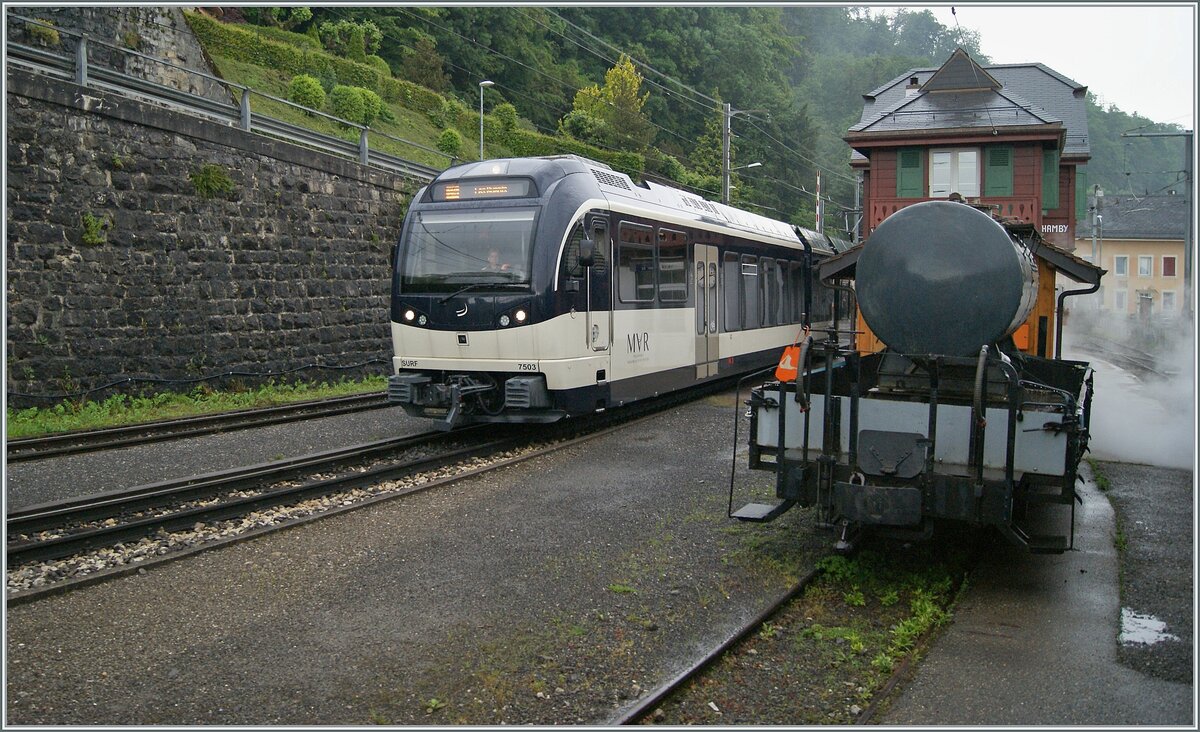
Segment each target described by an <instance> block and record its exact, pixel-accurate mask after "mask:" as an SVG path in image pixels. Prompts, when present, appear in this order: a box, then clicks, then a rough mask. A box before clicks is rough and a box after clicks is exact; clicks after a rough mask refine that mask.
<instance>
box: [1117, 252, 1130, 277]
mask: <svg viewBox="0 0 1200 732" xmlns="http://www.w3.org/2000/svg"><path fill="white" fill-rule="evenodd" d="M1128 276H1129V255H1128V254H1118V255H1117V256H1115V257H1113V277H1128Z"/></svg>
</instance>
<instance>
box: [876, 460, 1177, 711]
mask: <svg viewBox="0 0 1200 732" xmlns="http://www.w3.org/2000/svg"><path fill="white" fill-rule="evenodd" d="M1082 494H1083V500H1084V503H1083V506H1082V507H1080V508H1079V510H1078V512H1077V514H1076V516H1077V520H1078V524H1077V532H1076V539H1075V547H1076V551H1072V552H1067V553H1065V554H1063V555H1061V556H1047V555H1030V554H1027V553H1026V552H1024V550H1022V549H1019V548H1016V547H1004V548H1003V550H1002V551H998V552H996V553H994V554H992V555H991V556H988V557H986V558H985V559H984V560H983V561H982V562H981V564H980V566H979V567H978V569H977V570H976V571H975V572H974V573H973V574H972V575H971V580H970V582H971V584H970V589H969V590H968V592H967V593H966V595H965V597H964V598H963V599H962V601H961V603H960V605H959V607H958V609H957V611H956V613H955V617H954V621H953V623H952V624H951V625H950V627H949V628H947V629H946V630H945V631H944V632H943V634H942V635H941V636H940V637H939V638H938V639H937V640H936V641H935V642H934V644H933V647H932V648H931V649H930V650H929V653H928V655H927V657H926V659H925V660H924V661H923V662H922V664H921V669H920V671H919V673H918V675H917V677H916V678H915V679H914V680H913V681H912V682H911V683H910V684H909V685H908V687H907V688H906V689H905V690H904V692H903V693H902V694H901V696H900V697H899V698H898V699H897V700H896V701H895V702H894V703H893V704H892V705H891V708H890V709H889V710H888V711H887V712H886V713H885V715H884V717H883V719H882V720H881V722H882V723H883V724H888V725H920V726H926V725H948V724H955V725H1031V724H1040V725H1047V724H1048V725H1052V726H1059V725H1089V726H1092V725H1132V724H1137V725H1194V724H1195V721H1194V720H1195V714H1194V695H1193V691H1192V688H1193V687H1192V685H1190V684H1180V683H1172V682H1168V681H1162V680H1159V679H1155V678H1152V677H1150V676H1147V675H1145V674H1143V673H1141V672H1139V671H1134V670H1132V669H1130V668H1127V667H1126V666H1122V665H1120V663H1119V662H1118V660H1117V634H1118V632H1119V627H1118V624H1119V622H1120V615H1121V612H1120V610H1121V609H1120V599H1119V598H1120V592H1119V588H1118V567H1117V552H1116V549H1115V548H1114V546H1113V537H1114V534H1115V524H1114V517H1113V509H1112V506H1111V505H1110V504H1109V501H1108V500H1107V498H1105V496H1103V495H1102V494H1101V493H1100V492H1099V491H1098V490H1096V488H1095V486H1094V485H1093V484H1092V483H1091V482H1089V483H1088V484H1087V485H1085V486H1084V488H1083V490H1082Z"/></svg>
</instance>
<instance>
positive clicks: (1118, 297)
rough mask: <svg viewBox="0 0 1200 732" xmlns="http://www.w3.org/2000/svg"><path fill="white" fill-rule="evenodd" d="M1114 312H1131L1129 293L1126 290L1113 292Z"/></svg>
mask: <svg viewBox="0 0 1200 732" xmlns="http://www.w3.org/2000/svg"><path fill="white" fill-rule="evenodd" d="M1113 310H1116V311H1118V312H1122V313H1127V312H1129V293H1128V292H1127V291H1126V290H1124V289H1118V290H1113Z"/></svg>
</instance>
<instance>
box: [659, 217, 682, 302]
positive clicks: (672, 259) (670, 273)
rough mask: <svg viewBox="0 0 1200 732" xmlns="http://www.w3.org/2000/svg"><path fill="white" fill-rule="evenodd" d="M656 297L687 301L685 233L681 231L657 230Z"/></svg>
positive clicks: (666, 299)
mask: <svg viewBox="0 0 1200 732" xmlns="http://www.w3.org/2000/svg"><path fill="white" fill-rule="evenodd" d="M658 299H659V300H661V301H662V302H665V303H672V302H687V299H688V270H687V235H686V234H684V233H683V232H682V231H672V230H670V229H659V231H658Z"/></svg>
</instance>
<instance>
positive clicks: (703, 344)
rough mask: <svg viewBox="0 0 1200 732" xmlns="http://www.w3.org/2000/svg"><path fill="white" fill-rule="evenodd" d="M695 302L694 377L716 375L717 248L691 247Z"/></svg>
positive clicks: (701, 245) (701, 377)
mask: <svg viewBox="0 0 1200 732" xmlns="http://www.w3.org/2000/svg"><path fill="white" fill-rule="evenodd" d="M694 254H695V257H694V261H695V264H693V267H694V273H695V277H694V278H693V281H694V282H695V284H694V285H693V287H694V289H695V292H694V293H693V294H694V296H695V302H696V378H697V379H704V378H707V377H709V376H716V375H717V248H716V247H714V246H708V245H706V244H697V245H695V248H694Z"/></svg>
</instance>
